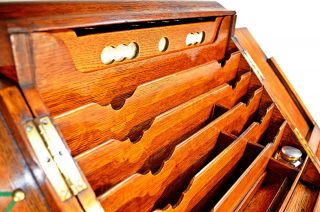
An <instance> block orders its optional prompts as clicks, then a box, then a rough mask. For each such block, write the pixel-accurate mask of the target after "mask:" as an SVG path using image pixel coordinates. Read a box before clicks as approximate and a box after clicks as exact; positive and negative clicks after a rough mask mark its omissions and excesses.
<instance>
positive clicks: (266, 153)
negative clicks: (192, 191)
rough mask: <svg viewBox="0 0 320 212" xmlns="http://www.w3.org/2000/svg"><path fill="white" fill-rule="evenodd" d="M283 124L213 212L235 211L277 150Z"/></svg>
mask: <svg viewBox="0 0 320 212" xmlns="http://www.w3.org/2000/svg"><path fill="white" fill-rule="evenodd" d="M285 124H286V123H284V124H283V125H282V126H281V127H280V129H279V132H278V134H277V136H276V137H275V139H274V142H273V143H270V144H268V145H267V146H266V148H265V149H264V150H263V151H262V152H261V153H260V154H259V155H258V157H257V158H256V159H255V160H254V161H253V162H252V164H251V165H250V166H249V167H248V168H247V169H246V171H245V172H244V173H243V174H242V175H241V177H240V178H239V179H238V180H237V182H236V183H235V184H233V186H232V187H231V188H230V189H229V190H228V192H227V193H226V194H225V195H224V196H223V197H222V198H221V199H220V201H219V202H218V203H217V204H216V205H215V207H214V208H213V211H226V210H235V209H236V208H237V206H238V205H239V204H240V202H241V201H242V199H243V198H244V197H245V196H246V194H247V193H248V192H249V191H250V189H251V187H252V186H253V185H254V184H255V182H256V181H257V180H258V178H259V177H260V176H261V175H262V173H263V172H264V171H265V169H266V167H267V164H268V161H269V159H270V158H271V157H272V155H273V153H274V151H275V150H276V149H277V148H278V146H279V144H280V141H281V139H282V135H283V132H284V128H285Z"/></svg>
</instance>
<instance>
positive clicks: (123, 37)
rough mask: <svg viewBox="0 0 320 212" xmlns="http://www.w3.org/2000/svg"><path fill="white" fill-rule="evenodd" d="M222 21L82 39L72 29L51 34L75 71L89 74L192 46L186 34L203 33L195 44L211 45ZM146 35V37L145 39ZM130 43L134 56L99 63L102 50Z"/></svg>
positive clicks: (220, 18)
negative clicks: (162, 45)
mask: <svg viewBox="0 0 320 212" xmlns="http://www.w3.org/2000/svg"><path fill="white" fill-rule="evenodd" d="M222 19H223V18H222V17H218V18H216V19H215V20H211V21H205V22H198V23H190V24H179V25H169V26H160V27H152V26H150V28H142V29H134V27H133V29H128V30H121V31H111V32H106V33H98V34H97V33H94V34H88V35H83V36H78V35H77V34H76V32H75V31H73V30H69V31H61V32H60V31H58V32H54V33H52V34H51V35H52V36H53V37H55V38H57V39H58V40H59V41H62V42H63V44H64V45H65V46H66V47H67V48H68V50H69V52H70V55H71V58H72V61H73V62H74V65H75V69H76V70H77V71H81V72H90V71H97V70H102V69H106V68H109V67H115V66H118V65H122V64H127V63H131V62H136V61H141V60H144V59H147V58H151V57H156V56H162V55H163V54H168V53H172V52H175V51H181V50H183V49H186V48H192V47H193V45H190V46H187V45H186V37H187V35H188V33H196V32H203V33H204V39H203V40H202V42H201V43H200V44H197V45H205V44H212V43H213V42H214V40H215V39H216V36H217V32H218V30H219V27H220V24H221V21H222ZM89 32H90V31H89ZM146 34H147V35H148V38H146ZM162 37H166V38H167V39H168V47H167V49H166V51H165V52H160V51H159V49H158V43H159V41H160V39H161V38H162ZM131 42H134V43H136V44H137V45H138V48H139V51H138V53H137V56H136V57H134V58H133V59H125V60H123V61H120V62H113V63H111V64H103V63H102V62H101V59H100V55H101V52H102V49H103V48H105V47H107V46H113V47H116V46H118V45H120V44H125V45H127V44H129V43H131Z"/></svg>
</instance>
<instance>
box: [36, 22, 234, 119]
mask: <svg viewBox="0 0 320 212" xmlns="http://www.w3.org/2000/svg"><path fill="white" fill-rule="evenodd" d="M230 23H231V17H225V18H224V19H223V20H222V22H221V25H220V28H219V34H218V35H217V38H216V39H215V42H214V43H212V44H205V45H200V46H198V47H197V46H194V47H192V48H190V47H188V48H187V49H184V50H181V51H173V52H171V53H168V54H161V55H159V56H155V57H151V58H148V59H145V60H142V61H132V62H130V63H126V64H123V65H117V66H116V67H110V68H103V69H101V70H99V71H95V72H87V73H83V72H80V71H77V70H76V68H75V66H74V62H73V60H72V57H71V55H70V53H69V49H68V48H67V47H66V46H65V45H64V44H63V42H62V41H61V40H59V39H57V38H55V37H54V36H52V35H51V34H50V33H47V32H45V33H44V32H39V33H32V34H31V40H32V44H33V55H34V58H35V64H34V65H35V67H36V69H35V76H36V77H35V86H36V87H37V90H38V91H39V94H40V97H41V99H42V100H43V101H44V103H45V104H46V106H47V107H48V109H49V111H50V113H51V114H52V115H53V116H57V115H60V114H62V113H65V112H68V111H71V110H74V109H76V108H79V107H82V106H84V105H87V104H90V103H96V104H99V105H108V104H110V103H111V102H112V101H113V100H114V99H115V98H121V97H122V98H125V97H126V96H128V95H129V94H132V93H133V92H134V90H135V89H136V88H137V87H138V86H139V85H142V84H144V83H147V82H150V81H152V80H155V79H159V78H161V77H164V76H167V75H170V74H173V73H177V72H179V71H182V70H186V69H190V68H192V67H196V66H198V65H202V64H204V63H206V62H212V61H214V60H217V61H221V60H223V59H224V58H225V55H224V53H225V49H226V45H227V40H228V37H229V29H230ZM44 44H45V45H44ZM157 46H158V45H157ZM52 61H59V63H55V62H52ZM102 65H104V64H102ZM62 75H63V78H62V77H61V76H62ZM88 91H90V92H88Z"/></svg>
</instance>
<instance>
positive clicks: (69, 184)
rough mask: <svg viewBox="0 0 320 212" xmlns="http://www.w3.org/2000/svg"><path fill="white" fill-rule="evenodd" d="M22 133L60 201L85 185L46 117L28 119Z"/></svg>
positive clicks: (77, 191) (85, 186)
mask: <svg viewBox="0 0 320 212" xmlns="http://www.w3.org/2000/svg"><path fill="white" fill-rule="evenodd" d="M24 127H25V128H24V129H25V132H26V134H27V137H28V139H29V141H30V144H31V146H32V148H33V150H34V152H35V155H36V157H37V158H38V160H39V162H40V166H41V167H42V169H43V171H44V173H45V175H46V176H47V178H48V180H49V182H50V183H51V185H52V187H53V188H54V190H55V191H56V193H57V194H58V196H59V197H60V199H61V200H62V201H66V200H67V199H69V198H71V197H72V196H74V195H77V194H78V193H79V192H81V191H83V190H85V189H86V188H87V185H86V183H85V181H84V180H83V178H82V175H81V173H80V172H79V170H78V167H77V166H76V164H75V162H74V161H73V158H72V156H71V154H70V152H69V151H68V149H67V148H66V146H65V145H64V143H63V140H62V138H61V137H60V135H59V133H58V131H57V129H56V128H55V126H54V125H53V123H52V121H51V120H50V118H49V117H43V118H40V119H35V120H32V121H28V122H27V123H26V124H25V126H24Z"/></svg>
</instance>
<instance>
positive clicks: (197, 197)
mask: <svg viewBox="0 0 320 212" xmlns="http://www.w3.org/2000/svg"><path fill="white" fill-rule="evenodd" d="M272 108H273V107H270V110H268V112H267V114H266V116H265V117H264V118H263V119H262V120H261V124H260V125H259V124H257V123H252V124H251V126H250V127H249V128H248V129H247V130H246V131H245V132H243V133H242V134H241V135H240V136H239V139H242V138H243V139H245V140H246V141H249V139H250V141H252V142H257V140H258V139H259V138H260V136H261V135H262V134H263V132H264V131H265V130H266V127H265V126H267V125H268V123H269V120H270V114H272ZM228 123H229V122H228ZM260 126H261V127H260ZM254 134H256V135H257V136H255V137H253V136H252V135H254ZM235 142H236V141H235ZM218 157H219V156H218ZM233 159H234V158H233ZM210 163H212V162H210ZM219 164H220V163H219ZM231 168H232V167H229V171H230V170H231ZM212 172H213V171H211V173H210V174H207V175H205V174H204V173H205V171H201V172H200V173H203V175H204V176H206V177H207V178H208V179H204V176H203V177H202V178H201V179H198V181H197V182H198V183H199V184H201V185H202V186H199V185H196V182H195V181H193V182H192V185H193V184H194V183H195V185H194V188H193V187H192V185H191V187H190V188H189V190H187V191H185V192H184V197H183V199H182V201H181V202H180V204H177V205H175V206H173V207H171V208H170V207H168V208H167V209H168V210H169V211H170V210H173V211H190V210H192V209H194V207H195V206H196V205H197V204H198V203H199V202H200V201H201V200H202V199H203V198H205V195H206V193H209V192H210V191H211V190H212V189H213V187H214V186H216V185H217V184H218V182H219V181H220V180H221V179H219V178H217V179H216V178H214V179H212V178H211V177H209V176H214V175H213V173H212ZM222 173H224V172H222ZM226 173H227V172H226ZM226 173H225V174H226ZM217 175H218V174H217ZM218 176H219V175H218ZM222 176H223V174H221V176H220V177H222ZM195 178H196V177H195ZM201 188H202V189H204V191H202V190H199V189H201ZM189 192H190V194H189ZM184 198H186V199H184Z"/></svg>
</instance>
